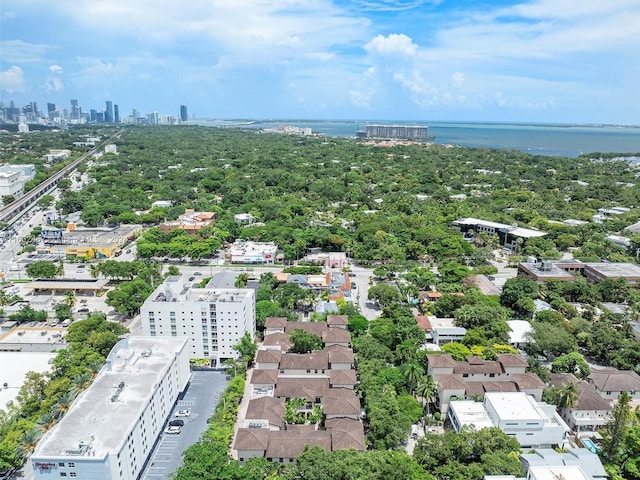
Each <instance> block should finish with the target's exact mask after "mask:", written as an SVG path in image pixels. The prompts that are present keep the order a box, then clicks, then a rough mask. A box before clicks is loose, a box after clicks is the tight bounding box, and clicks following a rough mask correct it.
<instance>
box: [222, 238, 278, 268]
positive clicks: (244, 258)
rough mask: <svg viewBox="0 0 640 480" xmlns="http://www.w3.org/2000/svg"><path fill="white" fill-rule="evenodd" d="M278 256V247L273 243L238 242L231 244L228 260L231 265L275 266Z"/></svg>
mask: <svg viewBox="0 0 640 480" xmlns="http://www.w3.org/2000/svg"><path fill="white" fill-rule="evenodd" d="M277 255H278V246H277V245H276V244H275V243H273V242H252V241H250V240H240V239H238V240H236V241H235V242H233V243H232V244H231V246H230V247H229V249H228V251H227V253H226V260H227V262H229V263H241V264H249V265H253V264H256V265H273V264H274V263H275V261H276V258H277Z"/></svg>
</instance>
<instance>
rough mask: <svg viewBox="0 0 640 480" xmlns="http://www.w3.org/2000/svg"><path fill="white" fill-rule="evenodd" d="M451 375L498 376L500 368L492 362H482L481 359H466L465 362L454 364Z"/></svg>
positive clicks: (500, 371) (496, 363)
mask: <svg viewBox="0 0 640 480" xmlns="http://www.w3.org/2000/svg"><path fill="white" fill-rule="evenodd" d="M453 373H472V374H485V373H494V374H500V373H502V366H501V365H500V364H499V363H498V362H496V361H493V360H483V359H482V358H481V357H467V360H466V361H463V362H456V366H455V367H453Z"/></svg>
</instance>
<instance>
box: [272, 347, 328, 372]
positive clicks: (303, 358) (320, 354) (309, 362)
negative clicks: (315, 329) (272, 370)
mask: <svg viewBox="0 0 640 480" xmlns="http://www.w3.org/2000/svg"><path fill="white" fill-rule="evenodd" d="M291 369H293V370H328V369H329V359H328V355H327V352H325V351H324V350H319V351H313V352H311V353H285V354H283V355H282V358H281V359H280V370H291Z"/></svg>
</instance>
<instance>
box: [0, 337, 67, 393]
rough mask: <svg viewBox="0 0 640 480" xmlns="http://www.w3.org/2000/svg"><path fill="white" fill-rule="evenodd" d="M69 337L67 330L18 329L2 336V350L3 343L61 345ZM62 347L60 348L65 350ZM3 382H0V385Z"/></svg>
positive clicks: (0, 346) (0, 338) (0, 343)
mask: <svg viewBox="0 0 640 480" xmlns="http://www.w3.org/2000/svg"><path fill="white" fill-rule="evenodd" d="M66 335H67V329H66V328H57V327H45V328H29V327H20V326H18V327H16V328H14V329H13V330H10V331H8V332H7V333H5V334H2V335H0V349H2V344H3V343H51V344H54V343H60V344H64V337H65V336H66ZM64 347H65V345H62V346H61V347H60V348H64ZM1 384H2V382H0V385H1Z"/></svg>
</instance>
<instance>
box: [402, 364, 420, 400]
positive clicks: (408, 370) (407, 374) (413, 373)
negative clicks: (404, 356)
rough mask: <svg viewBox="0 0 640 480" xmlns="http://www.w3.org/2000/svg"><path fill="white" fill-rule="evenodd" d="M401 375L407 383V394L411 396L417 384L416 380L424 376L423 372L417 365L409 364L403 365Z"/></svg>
mask: <svg viewBox="0 0 640 480" xmlns="http://www.w3.org/2000/svg"><path fill="white" fill-rule="evenodd" d="M402 373H403V374H404V378H405V380H406V381H407V386H408V387H409V393H411V395H413V392H414V390H415V388H416V385H417V384H418V380H420V377H422V375H424V370H423V369H422V367H421V366H420V365H418V364H417V363H413V362H409V363H405V364H404V365H403V366H402Z"/></svg>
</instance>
